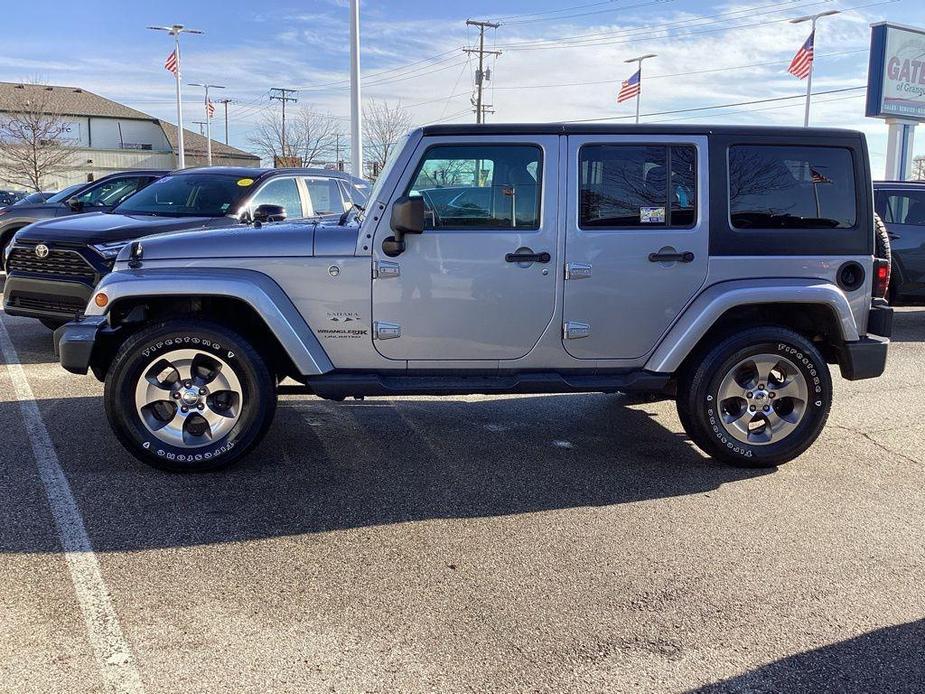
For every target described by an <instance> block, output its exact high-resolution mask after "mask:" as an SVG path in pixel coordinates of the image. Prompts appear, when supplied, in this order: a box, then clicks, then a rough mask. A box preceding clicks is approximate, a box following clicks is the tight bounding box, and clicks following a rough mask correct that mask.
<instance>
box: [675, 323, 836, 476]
mask: <svg viewBox="0 0 925 694" xmlns="http://www.w3.org/2000/svg"><path fill="white" fill-rule="evenodd" d="M769 364H774V365H776V366H767V365H769ZM762 371H765V372H768V373H765V374H764V375H763V377H762V374H761V372H762ZM768 374H770V375H768ZM755 376H757V378H755ZM758 386H761V387H760V388H758ZM730 391H736V392H735V393H734V394H733V395H732V396H731V397H727V396H728V395H729V393H730ZM772 393H773V394H772ZM740 394H741V397H740ZM730 403H732V404H730ZM831 404H832V378H831V375H830V373H829V367H828V364H826V362H825V359H823V357H822V355H821V354H820V353H819V350H817V349H816V347H815V346H814V345H813V344H812V343H811V342H810V341H809V340H807V339H806V338H805V337H803V336H802V335H800V334H798V333H796V332H794V331H792V330H789V329H787V328H784V327H779V326H764V327H757V328H751V329H748V330H744V331H742V332H740V333H737V334H734V335H732V336H729V337H726V338H725V339H723V340H722V341H721V342H720V343H719V344H717V345H716V346H715V347H713V348H712V349H710V350H709V351H708V352H707V353H706V355H705V356H704V358H703V359H702V360H701V361H700V362H699V363H698V364H696V365H693V367H692V368H691V369H690V370H688V372H687V373H686V374H684V375H683V376H682V378H681V381H680V383H679V389H678V400H677V407H678V415H679V418H680V420H681V423H682V426H684V429H685V431H686V432H687V434H688V436H689V437H690V439H691V441H692V442H693V443H695V444H696V445H697V446H698V447H700V448H701V449H702V450H703V451H704V452H705V453H707V454H708V455H709V456H711V457H712V458H714V459H716V460H719V461H721V462H724V463H729V464H732V465H736V466H740V467H753V468H768V467H776V466H778V465H782V464H784V463H787V462H789V461H791V460H793V459H794V458H797V457H798V456H800V455H801V454H802V453H803V452H804V451H806V449H808V448H809V447H810V446H811V445H812V444H813V442H814V441H815V440H816V439H817V438H818V436H819V434H820V433H821V432H822V429H823V427H824V426H825V422H826V420H827V419H828V415H829V409H830V408H831ZM743 407H744V410H743V409H742V408H743ZM751 407H755V409H756V411H754V412H753V411H751V410H750V409H749V408H751ZM765 408H769V409H768V411H767V414H764V413H763V412H762V410H763V409H765ZM756 422H757V424H756V425H755V426H754V428H752V425H753V424H755V423H756ZM774 426H779V427H780V429H779V431H775V430H774Z"/></svg>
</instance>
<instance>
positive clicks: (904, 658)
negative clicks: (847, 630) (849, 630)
mask: <svg viewBox="0 0 925 694" xmlns="http://www.w3.org/2000/svg"><path fill="white" fill-rule="evenodd" d="M923 643H925V620H919V621H916V622H910V623H908V624H900V625H898V626H893V627H885V628H883V629H877V630H876V631H872V632H869V633H867V634H862V635H861V636H858V637H855V638H853V639H848V640H846V641H841V642H839V643H835V644H832V645H831V646H824V647H822V648H817V649H815V650H812V651H807V652H805V653H798V654H797V655H793V656H790V657H788V658H784V659H783V660H778V661H776V662H773V663H770V664H768V665H764V666H762V667H760V668H757V669H755V670H751V671H750V672H747V673H745V674H744V675H740V676H738V677H734V678H732V679H729V680H724V681H722V682H717V683H716V684H712V685H709V686H707V687H703V688H700V689H697V690H694V691H695V692H697V694H734V693H738V692H749V693H751V692H816V693H825V692H839V693H840V694H854V693H857V694H860V693H861V692H864V693H867V692H891V693H897V692H921V691H922V687H923V684H922V683H923V682H925V651H923V650H922V644H923Z"/></svg>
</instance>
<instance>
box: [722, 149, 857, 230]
mask: <svg viewBox="0 0 925 694" xmlns="http://www.w3.org/2000/svg"><path fill="white" fill-rule="evenodd" d="M855 194H856V193H855V181H854V162H853V160H852V157H851V152H850V151H849V150H847V149H843V148H841V147H796V146H794V147H789V146H778V145H754V146H752V145H749V146H743V145H738V146H733V147H730V148H729V206H730V216H731V219H732V226H733V227H735V228H737V229H848V228H851V227H853V226H854V225H855V223H856V221H857V209H856V198H855Z"/></svg>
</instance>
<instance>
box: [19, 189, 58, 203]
mask: <svg viewBox="0 0 925 694" xmlns="http://www.w3.org/2000/svg"><path fill="white" fill-rule="evenodd" d="M55 193H56V191H40V192H36V193H29V194H28V195H24V196H23V197H21V198H20V199H19V200H17V201H16V202H14V203H13V205H20V206H21V205H34V204H37V203H41V202H45V201H46V200H48V198H50V197H51V196H52V195H55Z"/></svg>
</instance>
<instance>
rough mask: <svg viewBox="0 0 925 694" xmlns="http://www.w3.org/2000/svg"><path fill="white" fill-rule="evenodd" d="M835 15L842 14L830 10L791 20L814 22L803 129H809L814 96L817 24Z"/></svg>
mask: <svg viewBox="0 0 925 694" xmlns="http://www.w3.org/2000/svg"><path fill="white" fill-rule="evenodd" d="M833 14H841V12H840V11H839V10H828V11H826V12H817V13H816V14H808V15H806V16H805V17H797V18H796V19H791V20H790V23H791V24H802V23H803V22H812V27H813V28H812V30H811V31H810V32H809V36H810V39H811V40H810V43H809V47H810V50H811V51H812V55H811V57H810V61H809V76H808V78H807V80H806V110H805V111H804V112H803V127H804V128H808V127H809V101H810V98H811V97H812V94H813V67H814V66H815V64H816V22H817V21H819V18H820V17H830V16H832V15H833Z"/></svg>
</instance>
